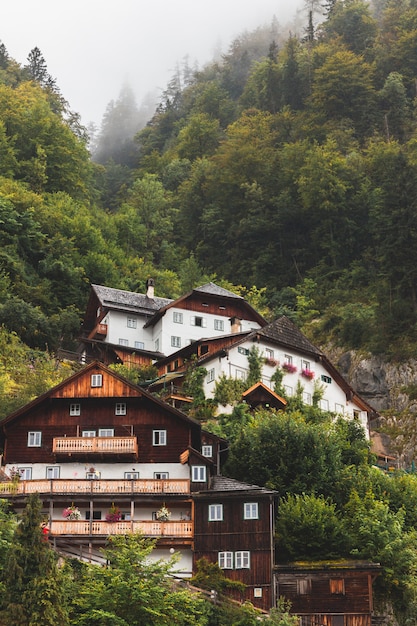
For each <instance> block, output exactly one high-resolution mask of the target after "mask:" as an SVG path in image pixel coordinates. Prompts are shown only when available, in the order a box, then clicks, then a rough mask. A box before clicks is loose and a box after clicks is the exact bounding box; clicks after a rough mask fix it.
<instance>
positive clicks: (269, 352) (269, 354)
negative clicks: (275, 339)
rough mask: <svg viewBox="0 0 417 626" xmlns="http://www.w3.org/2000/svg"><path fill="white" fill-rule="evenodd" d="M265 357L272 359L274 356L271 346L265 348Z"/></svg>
mask: <svg viewBox="0 0 417 626" xmlns="http://www.w3.org/2000/svg"><path fill="white" fill-rule="evenodd" d="M265 358H266V359H273V358H274V351H273V350H271V348H265Z"/></svg>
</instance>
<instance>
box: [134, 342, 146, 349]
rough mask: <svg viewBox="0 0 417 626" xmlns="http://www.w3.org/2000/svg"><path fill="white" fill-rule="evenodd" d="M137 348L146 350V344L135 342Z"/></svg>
mask: <svg viewBox="0 0 417 626" xmlns="http://www.w3.org/2000/svg"><path fill="white" fill-rule="evenodd" d="M135 348H137V349H138V350H144V349H145V344H144V343H143V341H135Z"/></svg>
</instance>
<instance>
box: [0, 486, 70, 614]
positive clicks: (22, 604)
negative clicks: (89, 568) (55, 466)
mask: <svg viewBox="0 0 417 626" xmlns="http://www.w3.org/2000/svg"><path fill="white" fill-rule="evenodd" d="M41 511H42V503H41V501H40V499H39V496H38V495H37V494H32V495H30V496H29V499H28V502H27V505H26V508H25V510H24V512H23V514H22V518H21V521H20V523H19V524H18V526H17V528H16V531H15V536H14V540H13V543H12V546H11V548H10V551H9V554H8V558H7V561H6V567H5V570H4V573H3V584H4V594H3V598H2V605H3V606H2V611H1V613H0V624H1V626H6V625H7V626H40V625H42V626H67V625H69V621H68V617H67V611H66V606H65V601H64V596H63V591H62V589H63V585H62V582H63V581H62V574H61V571H60V570H59V569H58V567H57V558H56V555H55V553H54V552H53V550H52V549H51V547H50V545H49V543H48V541H45V537H44V535H43V533H42V528H41V524H42V512H41Z"/></svg>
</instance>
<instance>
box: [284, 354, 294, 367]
mask: <svg viewBox="0 0 417 626" xmlns="http://www.w3.org/2000/svg"><path fill="white" fill-rule="evenodd" d="M284 363H288V365H292V356H291V354H284Z"/></svg>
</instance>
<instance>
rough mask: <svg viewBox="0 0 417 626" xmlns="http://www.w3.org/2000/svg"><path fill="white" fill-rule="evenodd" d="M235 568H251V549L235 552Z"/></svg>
mask: <svg viewBox="0 0 417 626" xmlns="http://www.w3.org/2000/svg"><path fill="white" fill-rule="evenodd" d="M235 569H250V552H249V550H238V551H237V552H235Z"/></svg>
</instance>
